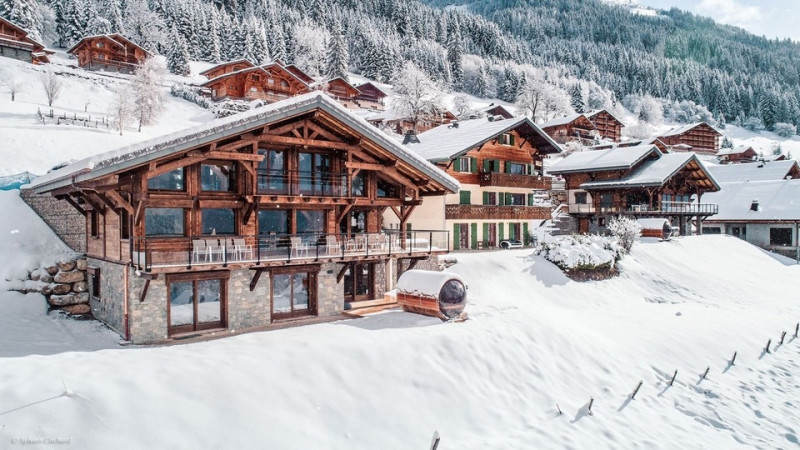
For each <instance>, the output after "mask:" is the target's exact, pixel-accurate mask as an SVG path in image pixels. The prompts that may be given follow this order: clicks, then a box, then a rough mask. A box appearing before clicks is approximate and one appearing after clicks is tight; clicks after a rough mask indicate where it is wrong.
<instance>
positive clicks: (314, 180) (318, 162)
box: [297, 152, 334, 195]
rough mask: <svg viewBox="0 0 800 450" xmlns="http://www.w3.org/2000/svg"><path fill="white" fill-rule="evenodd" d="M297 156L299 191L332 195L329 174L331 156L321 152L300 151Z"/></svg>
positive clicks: (331, 182)
mask: <svg viewBox="0 0 800 450" xmlns="http://www.w3.org/2000/svg"><path fill="white" fill-rule="evenodd" d="M297 158H298V159H297V163H298V167H299V173H298V177H299V181H300V193H302V194H309V195H332V194H333V181H334V180H333V177H332V175H331V157H330V156H329V155H326V154H323V153H305V152H300V153H299V154H298V157H297Z"/></svg>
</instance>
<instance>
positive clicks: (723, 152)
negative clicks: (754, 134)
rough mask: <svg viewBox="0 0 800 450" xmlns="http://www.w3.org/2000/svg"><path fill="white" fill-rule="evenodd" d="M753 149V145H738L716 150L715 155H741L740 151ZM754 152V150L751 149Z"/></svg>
mask: <svg viewBox="0 0 800 450" xmlns="http://www.w3.org/2000/svg"><path fill="white" fill-rule="evenodd" d="M748 150H753V147H751V146H749V145H740V146H738V147H734V148H723V149H720V151H718V152H717V156H725V155H741V154H742V153H744V152H746V151H748ZM753 151H754V152H755V150H753Z"/></svg>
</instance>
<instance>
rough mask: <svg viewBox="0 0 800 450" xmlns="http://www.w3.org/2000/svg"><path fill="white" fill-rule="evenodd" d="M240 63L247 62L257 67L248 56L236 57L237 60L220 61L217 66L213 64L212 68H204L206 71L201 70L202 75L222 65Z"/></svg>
mask: <svg viewBox="0 0 800 450" xmlns="http://www.w3.org/2000/svg"><path fill="white" fill-rule="evenodd" d="M240 63H247V64H249V65H250V67H255V64H253V63H252V62H251V61H250V60H249V59H247V58H242V59H235V60H233V61H226V62H223V63H219V64H217V65H215V66H213V67H211V68H209V69H206V70H204V71H202V72H200V75H205V74H207V73H208V72H212V71H214V70H217V69H219V68H220V67H224V66H230V65H232V64H240Z"/></svg>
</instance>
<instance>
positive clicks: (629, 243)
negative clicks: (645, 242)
mask: <svg viewBox="0 0 800 450" xmlns="http://www.w3.org/2000/svg"><path fill="white" fill-rule="evenodd" d="M608 231H610V232H611V234H613V235H614V236H615V237H616V238H617V242H619V245H620V246H621V247H622V248H623V250H625V253H630V252H631V248H632V247H633V243H634V242H635V241H636V238H638V237H639V236H641V235H642V225H641V224H640V223H639V222H638V221H636V220H634V219H631V218H628V217H618V218H615V219H611V222H610V223H609V224H608Z"/></svg>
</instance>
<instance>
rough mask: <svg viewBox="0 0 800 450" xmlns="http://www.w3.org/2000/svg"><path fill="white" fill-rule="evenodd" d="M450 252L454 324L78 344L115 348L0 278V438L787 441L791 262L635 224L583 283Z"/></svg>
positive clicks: (459, 445)
mask: <svg viewBox="0 0 800 450" xmlns="http://www.w3.org/2000/svg"><path fill="white" fill-rule="evenodd" d="M456 256H457V258H458V260H459V263H458V264H456V265H455V266H453V267H452V268H451V269H450V270H452V271H455V272H457V273H459V274H460V275H461V276H463V277H464V278H465V279H466V280H467V282H468V283H469V301H470V304H469V306H468V307H467V311H468V313H469V315H470V320H468V321H467V322H465V323H452V324H442V323H440V322H439V321H438V320H437V319H431V318H426V317H422V316H417V315H413V314H408V313H403V312H399V311H390V312H386V313H383V314H377V315H374V316H371V317H368V318H365V319H359V320H347V321H342V322H337V323H332V324H324V325H315V326H305V327H300V328H294V329H286V330H280V331H271V332H265V333H252V334H247V335H241V336H236V337H231V338H226V339H223V340H218V341H211V342H203V343H195V344H187V345H176V346H171V347H153V348H141V347H140V348H115V349H107V350H97V351H91V350H96V349H98V348H102V347H113V339H110V338H109V335H108V334H107V333H106V332H102V331H101V329H100V327H98V328H97V329H94V330H88V329H79V327H80V326H83V325H86V324H87V323H86V322H80V323H79V322H70V321H63V320H62V321H59V322H56V325H57V326H56V327H55V328H54V327H53V323H47V321H44V320H40V319H38V318H37V317H39V316H40V315H41V311H40V310H41V305H43V303H44V300H43V299H42V298H41V297H38V296H32V295H31V296H28V297H21V296H19V295H17V294H8V293H6V294H2V295H0V304H2V306H3V308H4V310H7V309H6V308H7V307H8V306H9V305H14V304H17V305H19V304H22V303H23V301H24V302H26V303H28V304H30V305H39V306H30V307H26V308H18V309H13V310H12V311H13V312H14V314H15V315H17V316H16V317H15V320H14V321H15V322H16V321H21V322H25V321H30V322H29V323H30V326H29V327H20V331H19V333H20V334H19V335H16V334H12V335H8V334H5V335H0V336H1V337H2V338H3V341H4V342H3V345H2V348H4V349H9V348H19V349H23V350H25V351H27V352H29V354H28V355H22V354H20V352H15V351H9V350H4V351H3V353H2V355H1V356H2V357H1V358H0V380H2V381H3V382H2V383H0V398H2V399H3V402H2V406H0V443H2V444H0V447H4V446H5V445H6V443H8V442H11V440H12V439H15V438H63V439H70V442H71V444H72V445H73V447H74V448H87V449H105V448H176V449H178V448H194V447H198V446H201V447H204V448H271V449H299V448H315V449H323V448H324V449H342V448H348V449H377V448H380V449H412V448H418V449H427V448H428V446H429V445H430V439H431V436H432V434H433V432H434V430H438V431H439V433H440V434H441V435H442V443H441V445H440V447H439V448H440V449H459V450H461V449H486V448H515V449H516V448H519V449H522V448H648V449H649V448H681V447H683V448H749V447H759V448H792V447H796V446H797V443H798V439H799V437H798V433H800V426H798V425H797V424H798V423H800V408H798V405H799V404H800V397H798V395H797V392H799V390H800V380H798V378H797V376H796V374H797V373H798V370H799V369H800V341H797V340H795V338H794V337H792V336H791V335H792V334H793V332H794V324H795V323H796V322H797V321H798V320H800V304H798V302H797V299H796V292H797V291H798V289H800V276H799V275H800V270H799V269H800V266H786V265H783V264H781V263H780V262H778V261H776V260H775V259H773V258H770V257H769V256H767V255H766V254H764V253H763V252H762V251H760V250H758V249H756V248H755V247H753V246H751V245H749V244H747V243H745V242H743V241H740V240H738V239H735V238H732V237H725V236H703V237H686V238H679V239H677V240H673V241H671V242H666V243H664V242H657V241H648V240H646V241H644V242H641V243H640V244H637V245H636V246H635V247H634V249H633V253H632V255H631V256H629V257H627V258H626V259H625V260H624V261H623V263H622V275H621V276H619V277H617V278H615V279H612V280H609V281H603V282H590V283H576V282H572V281H570V280H568V279H567V278H566V277H564V276H563V274H561V272H560V271H559V270H558V269H556V268H555V267H554V266H553V265H551V264H550V263H548V262H546V261H544V260H542V259H541V258H538V257H533V256H531V251H530V250H527V249H526V250H513V251H503V252H483V253H468V254H456ZM4 316H5V315H4ZM2 325H3V326H2V328H5V324H2ZM2 328H0V329H2ZM781 331H789V336H787V338H786V342H785V343H784V344H783V345H775V342H777V340H779V339H780V333H781ZM59 334H63V337H64V340H63V341H60V338H59V337H58V335H59ZM92 334H94V341H91V340H90V339H89V338H90V337H92ZM770 338H771V339H772V340H773V345H772V349H771V350H772V352H771V353H765V352H764V351H763V348H764V346H765V345H766V342H767V339H770ZM69 339H72V340H73V342H76V343H75V344H73V343H72V342H70V341H69ZM40 341H50V342H60V346H59V347H60V352H54V350H55V349H54V348H52V346H51V348H45V347H47V346H46V345H39V344H40ZM89 342H94V343H95V344H96V346H94V347H91V346H89V345H88V343H89ZM734 351H737V352H738V355H737V358H736V362H735V365H733V366H730V365H729V364H728V361H729V360H730V358H731V357H732V356H733V353H734ZM48 353H55V354H49V355H48V356H39V355H41V354H48ZM706 367H710V371H709V373H708V377H707V379H704V380H703V379H701V374H702V373H703V372H704V371H705V369H706ZM676 369H677V370H678V375H677V378H676V380H675V383H674V385H673V386H671V387H670V386H668V380H669V378H671V376H672V374H673V372H674V371H675V370H676ZM640 380H642V381H643V386H642V387H641V389H640V390H639V392H638V394H637V395H636V397H635V399H633V400H631V399H630V397H629V394H630V393H631V392H632V391H633V389H634V388H635V387H636V385H637V383H638V382H639V381H640ZM65 385H66V389H67V390H65V387H64V386H65ZM590 398H593V399H594V403H593V406H592V413H593V414H592V415H590V414H588V403H589V399H590ZM556 405H558V407H559V408H560V409H561V411H562V412H563V414H560V415H559V414H558V411H557V406H556ZM28 447H29V448H37V447H41V448H45V447H47V446H45V445H41V446H37V445H31V446H28Z"/></svg>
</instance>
